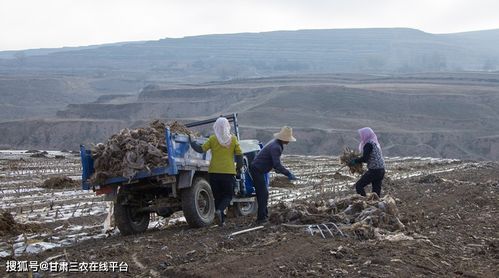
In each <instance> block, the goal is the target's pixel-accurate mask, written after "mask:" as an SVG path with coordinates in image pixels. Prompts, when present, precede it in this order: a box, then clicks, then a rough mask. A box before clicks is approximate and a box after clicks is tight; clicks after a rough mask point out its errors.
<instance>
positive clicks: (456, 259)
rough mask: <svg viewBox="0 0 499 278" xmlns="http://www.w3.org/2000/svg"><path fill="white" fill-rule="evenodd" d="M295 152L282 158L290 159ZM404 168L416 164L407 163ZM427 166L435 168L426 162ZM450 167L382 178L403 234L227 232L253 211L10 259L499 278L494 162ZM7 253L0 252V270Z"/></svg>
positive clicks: (237, 271)
mask: <svg viewBox="0 0 499 278" xmlns="http://www.w3.org/2000/svg"><path fill="white" fill-rule="evenodd" d="M293 159H296V158H293V157H291V158H288V160H287V161H285V162H287V163H290V164H292V162H293ZM317 163H323V162H321V161H319V162H317ZM420 164H421V163H420ZM420 164H418V165H420ZM404 165H405V166H404V167H407V168H410V169H417V167H414V166H411V164H410V162H407V163H406V164H404ZM425 165H426V169H429V168H431V167H433V166H432V163H430V162H428V163H427V164H425ZM456 165H457V166H459V165H463V167H454V168H452V169H454V170H450V171H440V172H438V171H435V172H434V173H431V174H424V173H423V174H421V175H417V176H413V177H410V176H409V175H408V176H407V177H401V178H398V179H393V176H394V175H393V174H392V176H391V177H390V175H389V177H388V178H387V180H386V182H385V184H384V187H383V194H390V195H391V196H393V197H394V198H395V200H396V204H397V207H398V212H399V218H400V220H401V221H402V223H403V224H404V225H405V227H406V230H405V231H404V235H405V236H407V237H406V238H402V240H378V239H372V240H360V239H358V238H354V237H340V236H334V237H331V236H327V237H326V238H322V237H321V236H320V234H315V235H310V234H309V233H307V232H306V231H305V229H301V228H293V227H286V226H283V225H277V224H272V223H271V224H269V225H267V226H265V227H264V228H263V229H260V230H256V231H253V232H249V233H245V234H240V235H236V236H232V237H230V236H229V235H230V234H231V233H232V232H236V231H240V230H243V229H247V228H251V227H255V224H254V222H253V221H254V218H253V217H240V218H231V219H229V220H228V223H227V225H226V226H225V227H218V226H212V227H208V228H201V229H191V228H189V227H188V226H187V224H185V223H182V222H181V223H179V224H176V225H170V226H167V227H164V228H161V229H149V230H148V231H147V232H146V233H144V234H141V235H137V236H126V237H123V236H120V235H114V236H110V237H109V238H103V239H94V240H86V241H82V242H81V243H78V244H76V245H74V246H71V247H64V248H55V249H51V250H48V251H45V252H42V253H38V254H32V255H29V254H23V255H21V256H18V257H15V259H16V260H28V261H29V260H37V261H43V260H46V259H47V258H49V257H53V256H59V259H63V260H67V261H79V262H91V261H97V262H109V261H118V262H121V261H123V262H126V263H127V265H128V272H127V273H104V272H96V273H92V277H103V276H106V277H107V276H113V275H114V276H116V277H117V276H120V277H121V276H129V277H250V276H251V277H331V276H333V277H427V276H440V277H442V276H443V277H499V225H498V223H497V219H499V164H498V163H492V162H488V163H470V164H464V163H463V164H459V163H456ZM401 167H402V166H401ZM422 168H424V167H422ZM392 169H393V167H392ZM297 172H300V171H297ZM333 173H334V171H330V174H333ZM305 175H306V173H305V172H303V173H302V176H305ZM352 182H353V181H352ZM298 186H299V185H298ZM348 193H353V190H352V189H350V191H349V192H348ZM324 194H328V197H329V196H331V194H334V193H332V192H329V193H324ZM314 198H317V197H314ZM270 212H271V213H272V208H270ZM8 259H9V258H8V257H7V258H3V259H0V263H1V264H0V276H3V275H4V274H5V263H4V262H5V261H6V260H8ZM10 259H12V258H10ZM40 274H42V276H46V275H48V274H49V273H48V272H41V273H40ZM50 274H51V275H49V276H57V274H54V273H50ZM9 275H10V276H12V277H25V276H26V273H23V274H16V273H9ZM65 275H67V273H61V274H59V276H62V277H64V276H65Z"/></svg>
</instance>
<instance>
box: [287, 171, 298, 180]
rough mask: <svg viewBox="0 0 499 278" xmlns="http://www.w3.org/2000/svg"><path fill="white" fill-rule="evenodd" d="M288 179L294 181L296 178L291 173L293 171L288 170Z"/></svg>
mask: <svg viewBox="0 0 499 278" xmlns="http://www.w3.org/2000/svg"><path fill="white" fill-rule="evenodd" d="M288 179H289V180H290V181H295V180H297V178H296V177H295V175H293V173H291V172H289V174H288Z"/></svg>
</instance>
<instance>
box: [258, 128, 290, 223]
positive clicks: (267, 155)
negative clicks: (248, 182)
mask: <svg viewBox="0 0 499 278" xmlns="http://www.w3.org/2000/svg"><path fill="white" fill-rule="evenodd" d="M274 138H275V139H273V140H271V141H270V142H268V143H267V145H265V147H263V149H262V150H261V151H260V152H259V153H258V154H257V156H256V157H255V159H254V160H253V162H252V163H251V165H250V174H251V178H252V179H253V185H254V186H255V192H256V200H257V203H258V215H257V219H256V222H257V224H265V223H267V222H268V209H267V205H268V200H269V191H268V188H267V186H266V184H265V174H267V173H268V172H270V171H271V170H272V169H275V171H276V172H277V173H280V174H283V175H285V176H287V177H288V179H289V180H296V177H295V175H293V173H291V172H290V171H289V170H288V169H286V168H285V167H284V166H283V165H282V164H281V154H282V151H283V150H284V145H287V144H288V143H289V142H295V141H296V139H295V138H294V137H293V129H292V128H290V127H288V126H284V127H283V128H282V129H281V131H280V132H278V133H275V134H274Z"/></svg>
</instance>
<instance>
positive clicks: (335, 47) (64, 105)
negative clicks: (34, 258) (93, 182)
mask: <svg viewBox="0 0 499 278" xmlns="http://www.w3.org/2000/svg"><path fill="white" fill-rule="evenodd" d="M497 45H499V29H498V30H486V31H476V32H465V33H456V34H429V33H425V32H421V31H419V30H414V29H407V28H387V29H383V28H381V29H334V30H301V31H277V32H265V33H241V34H227V35H207V36H195V37H186V38H181V39H163V40H158V41H144V42H133V43H127V42H124V43H116V44H109V45H96V46H87V47H77V48H62V49H37V50H26V51H17V52H0V118H1V119H2V120H1V121H0V134H1V135H2V136H0V148H59V149H62V148H66V149H76V148H78V146H79V144H80V143H85V144H89V143H95V142H99V141H103V140H105V139H106V138H107V137H108V136H110V135H111V134H112V133H114V132H117V131H118V130H119V129H121V128H124V127H137V126H141V125H144V124H146V123H147V122H148V121H150V120H152V119H155V118H160V119H165V120H171V119H179V120H182V121H190V120H196V119H202V118H205V117H215V116H218V115H220V114H223V113H230V112H238V113H240V114H239V115H240V123H241V132H242V134H243V136H244V137H246V138H258V139H260V140H262V141H266V140H268V139H270V138H271V135H272V133H273V132H276V131H277V130H278V129H279V127H280V126H282V125H283V124H288V125H291V126H293V127H294V128H295V131H296V135H297V136H298V138H299V139H300V142H299V143H297V144H292V145H290V146H289V148H288V152H290V153H297V154H338V153H339V152H341V149H342V148H343V147H344V146H350V147H355V145H356V141H355V140H356V136H357V135H356V134H355V131H356V130H357V129H358V128H360V127H363V126H371V127H373V128H374V129H375V130H376V131H377V132H379V135H380V140H382V143H383V145H384V152H385V154H386V155H390V156H394V155H403V156H408V155H409V156H437V157H438V156H440V157H450V158H471V159H494V160H497V159H499V133H498V132H497V130H499V121H497V119H498V118H499V112H497V111H499V48H498V47H497Z"/></svg>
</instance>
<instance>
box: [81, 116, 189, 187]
mask: <svg viewBox="0 0 499 278" xmlns="http://www.w3.org/2000/svg"><path fill="white" fill-rule="evenodd" d="M167 126H168V127H169V128H170V131H171V132H172V133H182V134H190V133H191V131H190V130H189V129H188V128H187V127H185V126H184V125H182V124H181V123H179V122H177V121H173V122H170V123H166V124H165V123H163V122H161V121H159V120H155V121H153V122H151V123H150V124H149V126H148V127H144V128H138V129H128V128H125V129H122V130H121V131H120V132H118V133H117V134H114V135H112V136H111V137H110V138H109V139H108V140H107V142H105V143H99V144H97V145H94V146H92V149H91V152H92V158H93V159H94V170H95V172H94V174H93V175H92V177H91V179H90V182H91V183H94V184H96V183H101V182H103V181H105V180H106V179H108V178H110V177H125V178H131V177H133V176H134V175H135V174H136V173H137V172H139V171H142V170H147V171H151V169H153V168H155V167H160V166H166V165H167V162H168V159H167V158H168V152H167V148H166V140H165V129H166V127H167Z"/></svg>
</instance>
